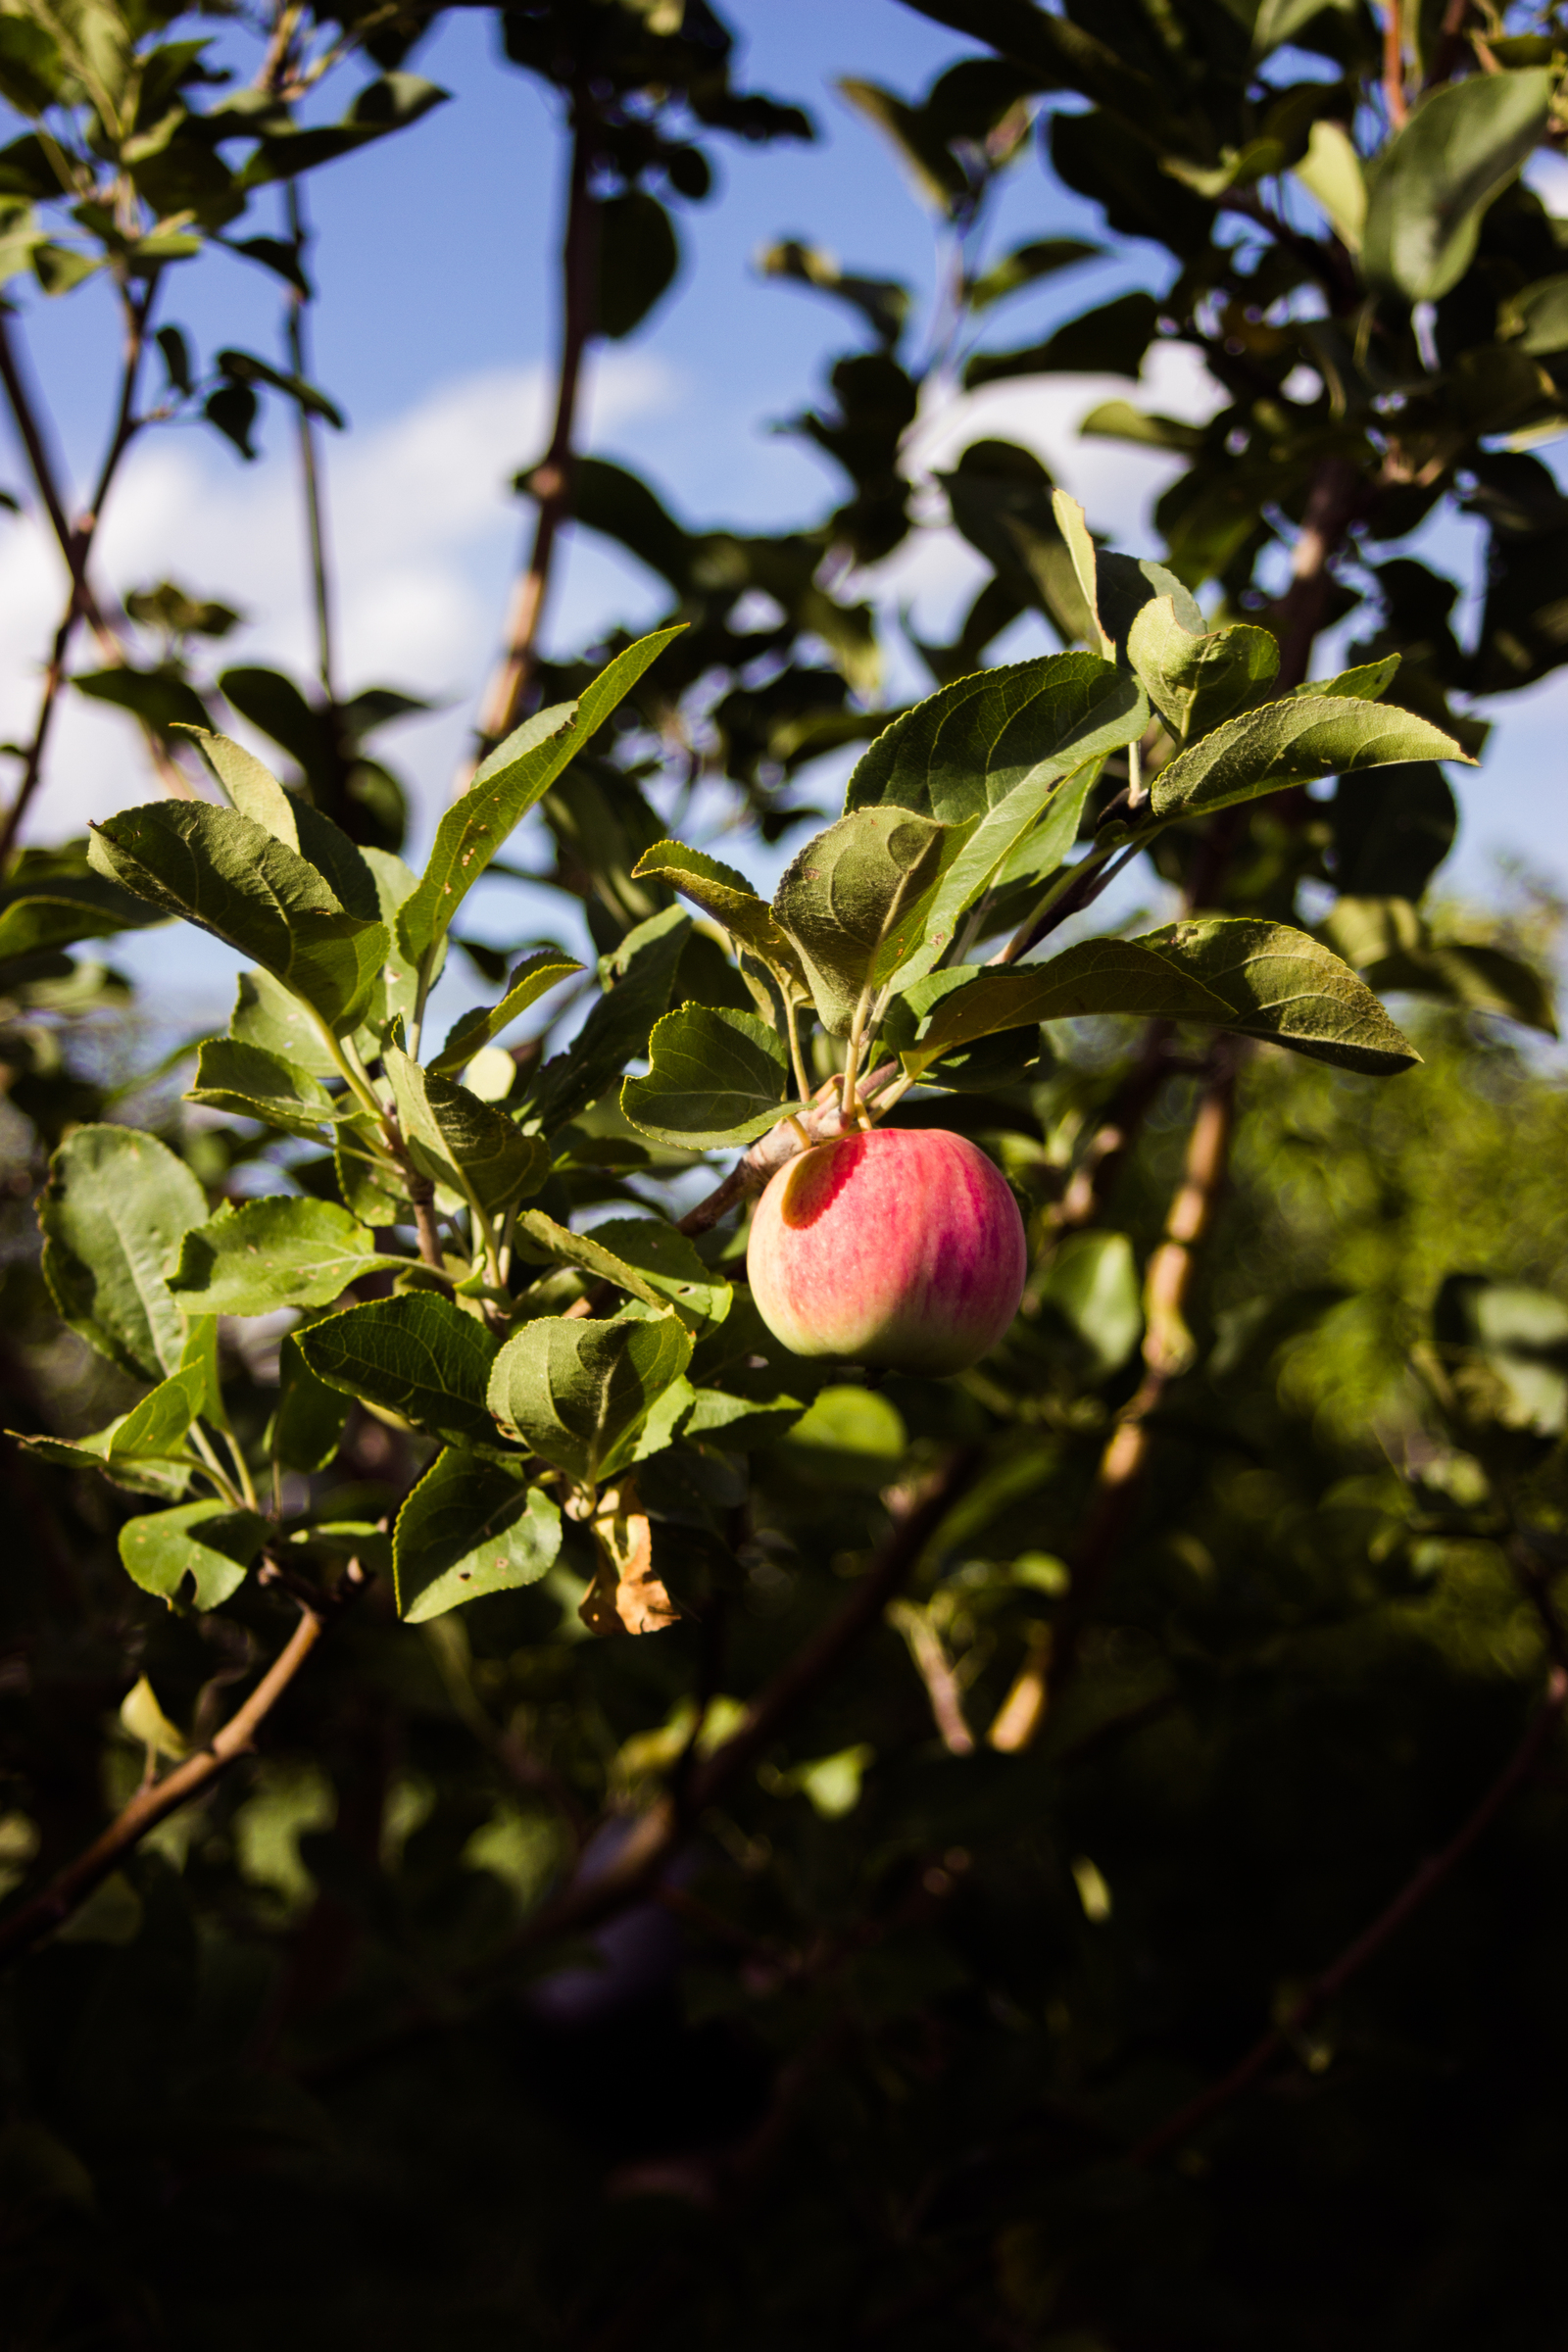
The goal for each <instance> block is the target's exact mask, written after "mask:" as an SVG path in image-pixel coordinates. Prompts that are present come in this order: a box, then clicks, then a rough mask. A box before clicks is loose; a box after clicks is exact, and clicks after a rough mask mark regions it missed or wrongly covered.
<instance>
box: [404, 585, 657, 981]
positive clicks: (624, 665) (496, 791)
mask: <svg viewBox="0 0 1568 2352" xmlns="http://www.w3.org/2000/svg"><path fill="white" fill-rule="evenodd" d="M682 625H684V624H682ZM679 635H680V628H679V627H676V628H671V629H657V630H656V631H655V632H654V634H653V635H652V636H650V637H642V638H639V640H638V641H637V643H636V644H635V645H629V646H627V648H626V650H625V652H624V653H621V654H617V655H616V656H615V659H614V660H613V662H611V663H610V666H609V667H608V668H607V669H605V670H603V671H601V673H600V675H599V676H598V677H597V678H595V680H594V682H593V684H592V685H591V686H590V687H588V688H587V690H586V691H585V692H584V694H583V695H582V696H581V697H580V699H579V700H578V701H577V702H575V703H558V704H556V705H555V706H554V707H553V708H552V709H551V710H548V711H539V712H538V713H537V714H536V715H535V716H534V717H533V718H530V719H526V720H525V721H524V722H523V724H522V725H521V726H520V727H518V728H517V729H516V731H515V733H514V734H512V735H509V736H508V737H507V740H506V742H505V743H503V744H502V745H500V747H499V748H498V749H497V750H496V751H493V752H492V753H491V755H490V757H489V759H488V760H485V761H484V762H483V764H482V765H481V766H480V768H479V769H478V772H477V773H476V774H475V776H474V779H473V782H472V783H471V784H470V785H469V787H468V789H467V791H466V793H465V794H464V795H463V798H462V799H461V800H460V801H458V802H456V803H455V804H454V805H453V807H452V808H450V809H448V810H447V812H446V814H445V815H444V816H443V817H442V819H441V822H440V824H439V825H438V826H437V827H436V836H435V847H434V849H433V850H432V851H431V853H430V859H429V863H428V864H427V865H426V867H425V869H424V872H423V874H422V876H421V877H420V880H419V884H418V887H417V890H416V891H415V892H414V894H413V896H412V897H411V898H410V899H409V900H408V901H407V903H406V904H405V906H404V907H403V910H402V912H401V914H400V915H399V917H398V944H399V946H400V947H401V948H402V951H403V953H404V955H405V956H408V957H409V958H410V960H411V961H412V963H413V964H414V966H415V968H416V970H417V971H421V972H422V971H425V970H427V968H428V966H429V962H430V959H431V957H432V956H433V954H434V951H435V948H436V946H437V944H438V943H439V942H440V941H441V940H443V939H444V938H445V937H446V934H447V932H448V930H449V929H450V928H451V924H452V918H453V916H454V915H455V914H456V913H457V911H458V908H459V907H461V906H462V904H463V902H464V900H465V898H466V896H467V894H468V892H469V891H470V890H471V889H472V888H473V886H474V884H475V882H477V881H478V879H479V876H480V875H481V874H482V873H483V872H484V870H485V868H486V866H487V865H488V864H489V863H490V861H491V859H492V858H496V857H499V855H500V853H501V850H502V848H503V847H504V846H505V843H506V840H507V837H508V835H509V834H510V833H511V832H512V830H513V828H514V827H515V825H516V824H517V823H519V821H520V820H521V819H522V818H523V817H524V816H526V814H527V812H528V810H529V809H531V808H533V807H534V805H535V803H536V802H538V801H541V800H542V799H543V798H544V796H545V794H546V793H547V792H548V791H549V790H550V787H551V785H552V784H553V783H554V782H555V780H556V778H557V777H558V776H559V775H560V773H561V771H562V769H563V768H564V766H565V765H566V763H567V761H568V760H573V759H575V758H576V756H577V754H578V752H580V751H581V750H582V749H583V747H584V745H585V744H587V743H588V742H589V740H590V739H591V738H592V737H593V736H594V735H596V734H597V733H598V731H599V729H600V728H601V727H602V726H603V725H604V723H605V721H606V719H607V718H609V716H610V715H611V712H612V711H614V709H615V708H616V706H617V705H618V704H619V703H620V702H622V701H623V700H624V698H625V697H626V696H627V695H628V694H629V693H630V692H631V690H632V688H633V687H634V686H635V685H636V683H637V681H638V679H639V678H640V677H641V676H642V674H643V672H644V670H646V669H647V668H648V667H649V665H650V663H651V662H656V661H657V660H658V659H659V656H660V655H661V654H662V652H663V650H664V648H665V646H666V645H668V644H670V643H671V641H672V640H673V639H674V638H676V637H678V636H679Z"/></svg>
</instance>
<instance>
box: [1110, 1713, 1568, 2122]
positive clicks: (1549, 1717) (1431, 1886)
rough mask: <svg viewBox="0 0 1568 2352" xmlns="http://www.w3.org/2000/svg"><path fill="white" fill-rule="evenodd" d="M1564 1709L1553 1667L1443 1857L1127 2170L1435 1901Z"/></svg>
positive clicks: (1231, 2089)
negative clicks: (1536, 1704)
mask: <svg viewBox="0 0 1568 2352" xmlns="http://www.w3.org/2000/svg"><path fill="white" fill-rule="evenodd" d="M1565 1701H1568V1672H1565V1671H1564V1669H1563V1668H1562V1667H1561V1666H1553V1668H1552V1670H1551V1673H1550V1676H1549V1677H1548V1679H1547V1683H1546V1695H1545V1698H1544V1702H1543V1704H1542V1705H1541V1707H1540V1708H1539V1709H1538V1711H1537V1713H1536V1715H1535V1717H1534V1719H1533V1720H1532V1722H1531V1724H1530V1726H1529V1729H1528V1730H1527V1731H1526V1733H1525V1736H1524V1738H1523V1739H1522V1740H1520V1742H1519V1745H1518V1746H1517V1747H1516V1748H1515V1750H1514V1752H1513V1754H1512V1755H1511V1756H1510V1757H1509V1759H1508V1762H1507V1763H1506V1764H1505V1765H1504V1766H1503V1768H1502V1771H1501V1772H1500V1773H1499V1774H1498V1775H1497V1778H1496V1779H1495V1781H1494V1782H1493V1784H1492V1786H1491V1788H1490V1789H1488V1790H1487V1792H1486V1794H1485V1796H1483V1797H1482V1799H1481V1802H1480V1803H1479V1804H1478V1805H1477V1806H1476V1808H1475V1810H1474V1811H1473V1812H1472V1813H1471V1814H1470V1816H1469V1818H1468V1819H1467V1820H1466V1821H1465V1822H1464V1823H1463V1824H1462V1826H1461V1827H1460V1828H1459V1829H1458V1830H1457V1831H1456V1832H1455V1834H1454V1836H1453V1837H1452V1838H1450V1839H1449V1840H1448V1843H1447V1844H1446V1846H1445V1847H1444V1848H1443V1850H1442V1852H1441V1853H1438V1854H1433V1855H1432V1856H1430V1857H1429V1859H1428V1860H1427V1861H1425V1862H1423V1863H1422V1865H1421V1867H1420V1869H1419V1870H1418V1871H1416V1873H1415V1874H1414V1876H1413V1877H1412V1878H1410V1879H1408V1880H1407V1881H1406V1882H1405V1884H1404V1886H1403V1887H1400V1889H1399V1891H1398V1893H1397V1895H1396V1896H1395V1898H1394V1900H1393V1901H1392V1902H1391V1903H1390V1904H1389V1905H1388V1906H1387V1908H1386V1909H1385V1910H1383V1911H1380V1912H1379V1914H1378V1916H1377V1918H1376V1919H1375V1920H1373V1922H1372V1924H1371V1926H1370V1927H1368V1928H1364V1929H1363V1930H1362V1932H1361V1934H1360V1935H1359V1936H1356V1938H1355V1940H1354V1942H1353V1943H1350V1944H1348V1945H1347V1947H1346V1949H1345V1950H1344V1951H1343V1952H1342V1953H1341V1954H1340V1956H1339V1958H1338V1959H1337V1960H1336V1961H1334V1963H1333V1964H1332V1966H1330V1967H1328V1968H1326V1969H1325V1970H1324V1971H1323V1973H1322V1975H1321V1976H1320V1977H1317V1978H1316V1979H1314V1981H1313V1983H1312V1984H1311V1985H1309V1986H1308V1988H1307V1990H1306V1991H1305V1992H1304V1993H1303V1994H1302V1996H1301V1998H1300V1999H1299V2001H1298V2002H1297V2003H1296V2004H1295V2006H1294V2008H1292V2010H1291V2012H1290V2014H1289V2015H1288V2016H1287V2017H1285V2018H1284V2019H1282V2021H1281V2022H1280V2024H1279V2025H1277V2026H1275V2027H1274V2028H1273V2030H1272V2031H1271V2032H1270V2033H1267V2034H1264V2035H1263V2037H1262V2039H1261V2040H1260V2041H1256V2042H1254V2043H1253V2044H1252V2047H1251V2048H1250V2050H1249V2051H1248V2053H1247V2055H1246V2057H1245V2058H1243V2059H1242V2060H1241V2061H1240V2062H1239V2064H1237V2065H1236V2066H1233V2067H1232V2069H1231V2071H1230V2073H1229V2074H1228V2075H1226V2076H1225V2077H1224V2079H1223V2080H1222V2081H1221V2082H1214V2083H1211V2084H1210V2085H1209V2087H1208V2089H1207V2090H1204V2091H1201V2092H1200V2093H1199V2095H1198V2097H1197V2098H1196V2099H1189V2101H1188V2102H1187V2105H1186V2106H1185V2107H1181V2108H1178V2109H1177V2111H1176V2113H1175V2114H1174V2115H1172V2116H1169V2117H1168V2118H1167V2119H1166V2121H1165V2122H1164V2123H1162V2124H1160V2125H1158V2126H1156V2128H1155V2129H1154V2130H1153V2131H1151V2132H1150V2133H1149V2134H1148V2136H1147V2137H1146V2138H1144V2139H1142V2140H1140V2141H1139V2143H1138V2145H1137V2147H1135V2148H1134V2149H1133V2150H1132V2151H1131V2153H1130V2155H1129V2156H1128V2159H1127V2161H1128V2163H1129V2164H1133V2165H1137V2166H1140V2167H1142V2166H1145V2165H1150V2164H1153V2163H1155V2162H1156V2161H1157V2160H1158V2158H1159V2157H1161V2156H1163V2155H1165V2154H1166V2153H1167V2152H1168V2151H1169V2150H1170V2149H1171V2148H1174V2147H1179V2146H1180V2144H1181V2143H1182V2141H1183V2140H1185V2139H1190V2138H1191V2137H1192V2135H1193V2133H1194V2132H1195V2131H1200V2130H1201V2128H1202V2126H1203V2125H1204V2124H1206V2123H1208V2122H1209V2121H1210V2120H1211V2119H1212V2118H1213V2117H1214V2116H1216V2115H1218V2114H1219V2113H1220V2112H1221V2111H1222V2110H1223V2109H1224V2108H1226V2107H1229V2106H1230V2105H1231V2104H1232V2102H1233V2101H1234V2100H1236V2099H1239V2098H1240V2097H1241V2096H1242V2095H1243V2093H1244V2092H1245V2091H1248V2090H1250V2088H1251V2086H1252V2084H1253V2083H1254V2082H1256V2081H1257V2079H1258V2077H1259V2076H1260V2075H1261V2074H1262V2073H1263V2072H1264V2070H1265V2069H1266V2068H1267V2067H1269V2066H1270V2065H1272V2064H1273V2062H1274V2060H1275V2059H1276V2058H1280V2057H1283V2056H1284V2055H1285V2053H1286V2051H1287V2050H1288V2049H1289V2048H1290V2046H1291V2045H1292V2043H1293V2042H1294V2041H1295V2040H1296V2038H1297V2036H1298V2035H1299V2034H1300V2033H1301V2031H1302V2029H1303V2028H1304V2027H1306V2026H1309V2025H1310V2024H1311V2022H1312V2020H1313V2018H1315V2017H1316V2016H1318V2015H1319V2013H1320V2012H1321V2011H1322V2010H1324V2009H1325V2008H1327V2006H1328V2005H1329V2003H1330V2002H1331V2001H1333V2000H1336V1999H1337V1998H1338V1997H1339V1995H1340V1994H1341V1993H1342V1992H1343V1991H1344V1990H1345V1988H1346V1986H1347V1985H1348V1984H1350V1982H1351V1981H1352V1979H1354V1978H1355V1977H1358V1976H1359V1975H1360V1973H1361V1971H1362V1969H1364V1968H1365V1967H1366V1966H1367V1964H1368V1962H1369V1961H1372V1960H1375V1959H1376V1958H1377V1955H1378V1954H1379V1952H1381V1951H1382V1949H1383V1947H1384V1945H1385V1944H1386V1943H1388V1942H1390V1941H1391V1940H1392V1938H1393V1937H1394V1936H1397V1934H1398V1932H1399V1930H1400V1929H1401V1928H1402V1927H1403V1926H1404V1924H1405V1922H1406V1921H1407V1920H1409V1919H1412V1918H1413V1917H1414V1916H1415V1914H1416V1912H1417V1911H1419V1910H1420V1909H1421V1907H1422V1905H1423V1904H1424V1903H1425V1902H1427V1901H1428V1900H1429V1898H1430V1897H1431V1896H1432V1895H1434V1894H1436V1892H1437V1890H1438V1888H1439V1887H1441V1886H1442V1885H1443V1884H1444V1882H1445V1880H1446V1879H1447V1878H1449V1877H1450V1876H1451V1875H1452V1873H1453V1872H1454V1871H1455V1870H1456V1869H1457V1868H1458V1866H1459V1864H1460V1863H1461V1862H1462V1861H1463V1860H1464V1858H1465V1856H1466V1855H1467V1854H1468V1853H1469V1851H1470V1849H1471V1847H1472V1846H1473V1845H1474V1844H1475V1843H1476V1842H1477V1840H1478V1839H1479V1838H1482V1837H1483V1836H1484V1835H1485V1833H1486V1832H1487V1830H1489V1829H1490V1828H1491V1826H1492V1824H1493V1822H1494V1821H1495V1819H1496V1818H1497V1815H1498V1814H1499V1813H1500V1812H1501V1811H1502V1809H1503V1807H1504V1805H1505V1804H1506V1803H1507V1802H1508V1800H1509V1798H1510V1797H1511V1796H1512V1795H1513V1794H1514V1793H1515V1791H1516V1790H1517V1789H1521V1788H1522V1787H1523V1786H1524V1784H1525V1783H1526V1782H1527V1781H1528V1780H1529V1778H1530V1776H1531V1774H1532V1773H1533V1772H1534V1771H1535V1769H1536V1767H1537V1765H1538V1764H1539V1763H1540V1761H1541V1758H1542V1755H1543V1752H1544V1748H1545V1745H1546V1742H1547V1740H1549V1739H1550V1737H1551V1734H1552V1732H1553V1731H1554V1730H1555V1729H1556V1727H1557V1724H1558V1723H1559V1721H1560V1720H1561V1717H1562V1712H1563V1706H1564V1703H1565Z"/></svg>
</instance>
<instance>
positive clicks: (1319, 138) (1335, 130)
mask: <svg viewBox="0 0 1568 2352" xmlns="http://www.w3.org/2000/svg"><path fill="white" fill-rule="evenodd" d="M1291 4H1292V0H1286V5H1287V6H1290V5H1291ZM1273 5H1274V6H1275V7H1276V8H1277V7H1278V5H1279V0H1273ZM1294 5H1295V7H1296V9H1297V11H1298V13H1299V12H1300V10H1301V9H1302V8H1303V7H1305V5H1306V0H1294ZM1265 13H1266V10H1262V11H1259V15H1258V23H1259V24H1260V25H1261V23H1262V21H1263V16H1264V14H1265ZM1294 171H1295V174H1296V177H1297V178H1298V179H1299V181H1300V183H1301V185H1302V187H1303V188H1304V189H1305V190H1306V192H1307V194H1308V195H1309V196H1310V197H1311V198H1312V199H1313V201H1314V203H1316V204H1319V205H1321V206H1322V208H1323V211H1324V212H1325V213H1326V214H1327V216H1328V220H1329V223H1330V226H1331V227H1332V228H1333V230H1334V233H1335V235H1336V236H1337V237H1338V238H1339V239H1340V242H1341V243H1342V244H1343V245H1344V246H1345V248H1346V250H1347V251H1348V252H1349V253H1359V252H1360V250H1361V238H1362V235H1363V233H1364V231H1365V228H1366V204H1367V187H1366V166H1365V165H1364V164H1363V163H1362V161H1361V157H1360V155H1359V153H1358V152H1357V150H1356V145H1355V141H1354V140H1353V139H1352V138H1351V136H1350V134H1349V132H1348V130H1347V129H1346V127H1345V125H1344V123H1334V122H1319V123H1313V125H1312V129H1311V134H1310V136H1309V137H1308V139H1307V142H1306V153H1305V155H1304V156H1303V157H1302V158H1301V161H1300V162H1299V164H1297V165H1295V166H1294Z"/></svg>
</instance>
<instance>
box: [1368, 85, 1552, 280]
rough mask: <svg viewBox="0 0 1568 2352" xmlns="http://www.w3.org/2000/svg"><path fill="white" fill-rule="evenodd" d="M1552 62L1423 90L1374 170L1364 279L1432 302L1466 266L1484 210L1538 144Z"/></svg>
mask: <svg viewBox="0 0 1568 2352" xmlns="http://www.w3.org/2000/svg"><path fill="white" fill-rule="evenodd" d="M1556 80H1557V76H1556V73H1555V72H1554V71H1553V70H1552V69H1551V68H1550V67H1540V68H1537V69H1535V70H1533V71H1527V72H1524V73H1471V74H1468V75H1467V76H1466V77H1465V78H1464V79H1463V80H1462V81H1450V82H1447V83H1446V84H1445V85H1444V87H1443V88H1441V89H1436V90H1433V91H1432V92H1431V93H1430V94H1429V95H1428V96H1427V97H1425V98H1424V99H1422V101H1421V102H1420V104H1419V105H1418V106H1417V107H1416V108H1415V110H1414V112H1413V113H1412V115H1411V116H1410V119H1409V121H1408V122H1407V123H1405V124H1404V126H1403V128H1402V129H1400V130H1398V131H1397V132H1396V133H1395V135H1394V137H1393V138H1392V139H1391V140H1390V141H1389V143H1388V145H1387V147H1385V148H1384V150H1383V153H1382V154H1381V156H1380V157H1379V158H1378V161H1377V163H1376V165H1375V167H1374V168H1373V170H1372V173H1371V188H1370V192H1369V195H1368V198H1367V209H1366V225H1365V227H1364V229H1363V231H1362V237H1361V267H1362V270H1363V271H1364V273H1365V276H1366V278H1367V282H1368V283H1369V284H1370V285H1372V286H1375V287H1381V288H1386V289H1387V290H1388V291H1390V292H1392V293H1396V294H1402V295H1403V296H1404V297H1405V299H1406V300H1407V301H1409V302H1436V301H1438V300H1439V298H1440V297H1441V296H1443V295H1445V294H1446V293H1447V291H1448V289H1449V288H1450V286H1455V285H1457V284H1458V282H1459V280H1460V278H1461V277H1463V275H1464V273H1465V271H1466V270H1468V269H1469V267H1470V264H1471V261H1472V259H1473V258H1474V255H1475V250H1476V245H1477V241H1478V239H1479V237H1480V234H1481V221H1482V216H1483V214H1484V213H1485V212H1486V210H1487V207H1488V206H1489V205H1490V204H1491V203H1492V201H1493V199H1494V197H1495V196H1497V195H1499V194H1500V193H1501V191H1502V190H1503V189H1504V188H1505V187H1506V186H1507V185H1508V183H1509V181H1510V180H1511V179H1513V178H1515V177H1516V176H1517V174H1518V172H1520V171H1521V169H1522V168H1523V166H1524V164H1525V163H1526V162H1527V160H1528V159H1529V157H1530V155H1531V153H1532V152H1533V150H1534V149H1535V148H1536V147H1537V145H1538V144H1539V143H1540V141H1541V139H1542V137H1543V135H1544V131H1545V128H1546V123H1547V120H1548V117H1549V114H1550V109H1551V98H1552V92H1553V89H1554V88H1555V86H1556Z"/></svg>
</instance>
